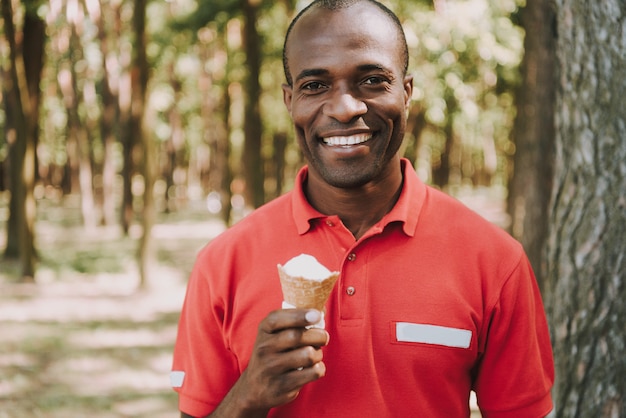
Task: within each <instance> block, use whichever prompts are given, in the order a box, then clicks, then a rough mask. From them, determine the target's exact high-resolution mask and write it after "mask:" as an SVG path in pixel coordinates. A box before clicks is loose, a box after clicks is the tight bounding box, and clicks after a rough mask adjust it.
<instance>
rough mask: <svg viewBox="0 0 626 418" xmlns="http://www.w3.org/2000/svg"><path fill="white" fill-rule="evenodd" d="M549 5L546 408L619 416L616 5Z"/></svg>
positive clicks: (622, 365) (625, 51)
mask: <svg viewBox="0 0 626 418" xmlns="http://www.w3.org/2000/svg"><path fill="white" fill-rule="evenodd" d="M554 4H555V5H556V10H555V12H556V16H557V33H558V37H557V41H556V57H557V60H556V62H557V72H558V75H559V76H558V78H557V80H558V84H557V85H556V86H555V88H556V160H555V167H554V171H555V176H554V188H553V192H552V203H551V208H550V209H551V215H550V221H549V226H550V230H549V235H548V242H547V249H548V250H547V254H546V262H547V277H546V279H547V282H546V290H547V292H546V308H547V312H548V316H549V321H550V323H551V329H552V333H553V346H554V356H555V366H556V382H555V387H554V391H553V393H554V398H555V404H556V411H555V412H556V414H555V416H556V417H606V418H609V417H624V416H626V400H625V397H624V396H625V394H626V379H625V378H624V376H625V375H626V356H625V355H624V347H625V346H626V333H625V332H624V323H625V322H626V304H625V303H624V301H625V300H626V240H625V239H624V237H626V116H625V113H624V109H626V83H625V82H624V80H625V79H626V37H625V36H624V34H625V33H626V8H625V7H624V2H623V1H621V0H607V1H603V2H588V1H584V0H569V1H564V0H556V1H555V2H554ZM545 88H547V89H549V88H553V87H552V86H551V85H547V86H545Z"/></svg>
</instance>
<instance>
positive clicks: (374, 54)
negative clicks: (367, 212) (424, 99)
mask: <svg viewBox="0 0 626 418" xmlns="http://www.w3.org/2000/svg"><path fill="white" fill-rule="evenodd" d="M400 45H401V44H400V40H399V39H398V37H397V31H396V29H395V27H394V26H393V24H392V22H391V20H390V19H389V18H388V17H387V16H386V15H384V14H383V12H382V11H380V10H379V9H377V8H376V7H375V6H372V5H370V4H367V3H359V4H356V5H353V6H351V7H349V8H345V9H339V10H334V11H329V10H325V9H321V8H317V9H313V10H311V11H309V12H308V13H307V14H306V15H304V16H302V18H301V19H300V20H299V21H298V22H297V23H296V25H295V27H294V28H293V31H292V33H291V35H290V38H289V41H288V45H287V58H288V63H289V71H290V74H291V78H292V79H293V86H287V85H285V86H283V90H284V99H285V104H286V105H287V109H288V110H289V112H290V114H291V118H292V120H293V123H294V125H295V129H296V135H297V138H298V142H299V145H300V147H301V149H302V152H303V154H304V156H305V158H306V159H307V160H308V162H309V169H310V175H313V176H319V177H321V179H322V180H323V181H325V182H326V183H328V184H330V185H332V186H334V187H343V188H351V187H360V186H363V185H365V184H367V183H369V182H372V181H376V180H377V179H379V178H380V177H381V176H384V175H385V171H384V170H385V169H389V167H387V166H389V164H388V163H389V162H390V161H391V160H392V159H393V158H394V157H396V155H397V151H398V149H399V148H400V144H401V143H402V139H403V136H404V130H405V126H406V110H407V108H408V105H409V100H410V97H411V92H412V78H411V77H409V76H407V77H405V75H404V62H403V55H402V52H401V51H402V50H401V48H400ZM394 169H396V167H394Z"/></svg>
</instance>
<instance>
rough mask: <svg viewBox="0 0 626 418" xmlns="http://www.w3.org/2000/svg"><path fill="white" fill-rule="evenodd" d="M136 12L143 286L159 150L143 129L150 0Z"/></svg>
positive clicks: (135, 131) (135, 121)
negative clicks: (147, 14) (141, 153)
mask: <svg viewBox="0 0 626 418" xmlns="http://www.w3.org/2000/svg"><path fill="white" fill-rule="evenodd" d="M134 3H135V8H134V11H133V33H134V37H135V43H134V55H133V65H132V73H131V74H132V84H131V85H132V106H131V119H130V129H129V131H130V132H131V134H132V136H133V137H134V138H138V141H139V143H140V144H141V147H142V150H143V164H142V167H143V170H142V174H143V181H144V193H143V207H142V212H141V215H142V216H141V226H142V234H141V238H140V240H139V248H138V256H139V257H138V259H139V260H138V262H139V275H140V282H139V286H140V287H141V288H145V287H146V286H147V285H148V273H149V271H148V267H149V265H150V264H151V262H152V261H153V260H152V258H153V257H152V256H153V246H152V240H151V239H150V237H151V234H152V227H153V226H154V223H155V218H156V212H155V206H154V179H155V158H156V157H155V150H154V144H153V140H152V137H151V136H150V135H147V133H146V132H145V131H144V129H143V126H144V124H143V122H144V117H145V115H146V90H147V88H148V78H149V66H148V57H147V55H146V46H147V45H146V6H147V0H135V1H134Z"/></svg>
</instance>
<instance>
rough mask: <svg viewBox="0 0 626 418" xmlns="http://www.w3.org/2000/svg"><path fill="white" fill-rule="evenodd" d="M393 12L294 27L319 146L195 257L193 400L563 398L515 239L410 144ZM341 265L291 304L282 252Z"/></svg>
mask: <svg viewBox="0 0 626 418" xmlns="http://www.w3.org/2000/svg"><path fill="white" fill-rule="evenodd" d="M407 62H408V53H407V46H406V40H405V38H404V34H403V31H402V27H401V26H400V23H399V21H398V19H397V17H395V15H394V14H393V13H392V12H390V11H389V10H388V9H386V8H385V7H384V6H382V5H381V4H379V3H377V2H375V1H371V0H353V1H328V0H326V1H319V0H317V1H314V2H313V3H312V4H311V5H310V6H309V7H308V8H306V9H305V10H304V11H303V12H301V13H300V14H299V15H298V16H297V17H296V19H294V22H293V23H292V25H291V27H290V28H289V30H288V33H287V37H286V40H285V51H284V64H285V74H286V77H287V84H286V85H285V86H284V87H283V90H284V100H285V104H286V106H287V109H288V111H289V113H290V115H291V118H292V120H293V123H294V126H295V131H296V135H297V140H298V143H299V145H300V147H301V149H302V152H303V154H304V156H305V157H306V159H307V162H308V166H307V167H305V168H303V169H302V170H301V171H300V173H299V175H298V178H297V181H296V184H295V188H294V190H293V191H292V192H290V193H288V194H286V195H284V196H282V197H280V198H278V199H276V200H274V201H273V202H270V203H269V204H267V205H265V206H264V207H262V208H260V209H258V210H257V211H255V212H253V213H252V214H250V215H249V216H248V217H246V218H245V219H244V220H242V221H241V222H239V223H238V224H237V225H235V226H234V227H232V228H231V229H229V230H228V231H227V232H225V233H223V234H222V235H220V236H219V237H217V238H216V239H215V240H213V241H212V242H211V243H209V244H208V245H207V246H206V247H205V249H203V250H202V252H201V253H200V254H199V256H198V260H197V263H196V265H195V267H194V271H193V273H192V276H191V278H190V282H189V285H188V292H187V297H186V301H185V305H184V307H183V311H182V315H181V320H180V326H179V335H178V338H177V341H176V348H175V353H174V365H173V371H172V384H173V386H174V387H175V389H176V390H177V391H178V393H179V407H180V410H181V411H182V416H206V415H208V414H210V416H212V417H229V418H232V417H266V416H268V417H322V416H323V417H342V418H345V417H348V418H349V417H359V418H362V417H429V418H432V417H442V418H443V417H446V418H449V417H467V416H469V413H470V410H469V406H468V403H469V402H468V401H469V394H470V391H471V390H474V391H475V392H476V394H477V398H478V402H479V406H480V408H481V411H482V413H483V416H485V417H541V416H545V415H546V414H548V413H549V412H550V410H551V409H552V401H551V398H550V388H551V385H552V382H553V363H552V353H551V348H550V340H549V334H548V329H547V325H546V319H545V315H544V311H543V306H542V303H541V299H540V296H539V292H538V289H537V286H536V283H535V279H534V276H533V273H532V271H531V268H530V266H529V263H528V261H527V259H526V256H525V255H524V253H523V250H522V249H521V247H520V245H519V244H518V243H517V242H515V241H514V240H513V239H511V238H510V237H509V236H508V235H507V234H506V233H504V232H503V231H501V230H500V229H499V228H497V227H494V226H492V225H491V224H489V223H488V222H486V221H484V220H483V219H482V218H480V217H479V216H478V215H476V214H474V213H472V212H471V211H469V210H468V209H466V208H464V207H463V206H462V205H460V204H459V203H457V202H456V201H454V200H453V199H451V198H449V197H447V196H445V195H444V194H442V193H440V192H438V191H436V190H434V189H431V188H429V187H427V186H425V185H424V184H423V183H421V182H420V181H419V180H418V178H417V176H416V174H415V172H414V171H413V170H412V168H411V166H410V164H409V163H408V161H406V160H404V159H402V158H401V157H400V155H399V154H398V150H399V148H400V144H401V142H402V139H403V136H404V131H405V121H406V113H407V109H408V106H409V101H410V98H411V93H412V88H413V85H412V77H411V76H410V75H407ZM301 253H308V254H311V255H313V256H315V257H316V258H317V259H318V260H319V261H320V262H321V263H322V264H324V265H325V266H326V267H328V268H329V269H330V270H337V271H340V273H341V275H340V278H339V280H338V282H337V284H336V285H335V289H334V291H333V294H332V295H331V297H330V300H329V301H328V303H327V304H326V308H325V310H326V312H325V324H326V325H325V326H326V329H325V330H323V329H316V328H309V327H307V326H309V325H311V324H315V323H317V322H318V321H319V320H320V316H321V314H320V312H318V311H316V310H305V309H286V310H282V309H280V307H281V302H282V293H281V288H280V282H279V279H278V273H277V269H276V266H277V264H284V263H285V262H286V261H287V260H289V259H290V258H292V257H293V256H296V255H299V254H301Z"/></svg>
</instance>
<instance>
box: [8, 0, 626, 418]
mask: <svg viewBox="0 0 626 418" xmlns="http://www.w3.org/2000/svg"><path fill="white" fill-rule="evenodd" d="M305 3H307V2H305V1H302V2H297V1H292V0H281V1H269V0H170V1H152V2H148V1H146V0H48V1H44V0H22V1H18V0H1V4H2V17H3V19H2V21H0V22H1V24H2V26H1V27H0V30H1V33H2V35H3V37H2V38H0V59H2V68H1V69H0V70H1V71H2V79H1V80H2V81H1V83H2V84H1V86H2V93H1V94H2V104H3V106H2V109H1V110H0V128H1V129H0V132H2V133H3V135H2V136H1V137H0V221H1V222H2V227H3V232H4V233H3V235H2V236H1V237H0V248H4V259H3V260H2V261H1V264H0V265H1V266H2V268H1V269H0V285H2V305H0V320H1V321H3V322H6V325H7V329H10V330H11V332H9V333H8V334H7V333H4V335H5V337H4V338H5V339H6V341H5V342H6V344H5V345H4V347H5V348H4V349H2V350H0V372H1V374H0V410H6V411H8V412H6V413H5V412H0V416H25V415H26V416H29V415H32V416H81V415H84V414H86V413H87V412H89V415H93V416H95V415H97V416H141V415H142V414H145V415H146V416H148V415H150V416H154V415H158V413H159V411H161V413H162V414H163V416H165V415H168V416H170V415H171V413H172V412H171V411H172V410H175V399H174V398H173V395H172V393H171V390H170V389H169V388H167V387H166V386H167V384H166V382H165V383H164V382H163V381H162V380H159V379H162V376H163V375H167V370H168V368H169V363H168V362H169V360H170V350H171V344H172V342H173V339H174V334H175V322H176V318H177V312H178V310H179V309H180V303H181V302H182V293H183V291H184V283H185V281H186V277H187V274H188V271H189V269H190V268H191V265H192V263H193V259H194V256H195V252H196V251H197V250H198V249H199V248H200V246H201V245H203V244H204V243H205V242H206V241H208V240H209V239H211V238H212V237H213V236H215V235H216V234H218V233H219V232H221V231H222V230H223V229H224V228H225V227H227V226H228V225H230V224H232V223H234V222H236V221H237V220H238V219H241V217H243V216H245V214H246V213H248V212H249V211H250V210H252V209H253V208H255V207H258V206H260V205H261V204H263V203H264V202H266V201H268V200H270V199H272V198H274V197H276V196H278V195H280V194H282V193H284V192H285V191H287V190H288V189H290V188H291V185H292V182H293V178H294V175H295V173H296V172H297V170H298V169H299V168H300V167H301V165H302V164H303V160H302V156H301V154H300V152H299V150H298V148H297V145H296V144H295V142H294V137H293V132H292V127H291V122H290V120H289V117H288V114H287V112H286V110H285V109H284V105H283V102H282V92H281V88H280V86H281V84H282V83H283V82H284V76H283V72H282V62H281V58H282V42H283V37H284V32H285V30H286V27H287V25H288V23H289V21H290V20H291V18H293V16H294V15H295V13H296V12H297V10H299V9H300V8H301V7H303V6H304V5H305ZM385 3H386V4H387V5H389V6H391V8H392V9H394V10H395V11H397V13H398V15H399V16H400V18H401V20H402V22H403V26H404V28H405V31H406V34H407V40H408V43H409V49H410V57H411V60H410V68H409V71H410V72H411V73H413V74H414V76H415V89H414V95H413V100H412V106H411V109H410V111H409V115H408V129H407V136H406V139H405V143H404V146H403V149H402V153H403V155H404V156H406V157H407V158H409V160H410V161H411V162H412V163H413V165H414V167H415V169H416V171H417V172H418V174H419V175H420V177H421V178H422V179H423V180H424V181H425V182H427V183H429V184H432V185H434V186H436V187H438V188H441V189H443V190H445V191H446V192H448V193H450V194H452V195H453V196H456V197H458V198H460V199H461V200H463V201H465V202H466V203H468V204H469V205H470V206H472V207H474V208H475V209H476V210H478V211H479V212H481V213H482V214H483V215H485V216H486V217H488V218H489V219H490V220H492V221H494V222H496V223H498V224H499V225H501V226H502V227H504V228H507V229H508V230H509V232H510V233H511V234H512V235H513V236H515V237H516V238H518V239H519V240H520V241H522V243H523V244H524V246H525V248H526V250H527V252H528V254H529V257H530V258H531V261H532V263H533V266H534V267H535V270H536V271H537V275H538V279H539V282H540V285H541V287H542V290H543V291H544V298H546V299H547V304H550V306H551V309H548V311H549V312H548V313H549V314H550V315H551V316H550V318H551V327H552V329H553V340H554V343H555V354H556V355H557V366H558V367H561V368H562V373H561V375H563V376H571V378H567V379H566V378H565V377H564V378H563V382H565V383H563V384H562V385H561V386H559V384H557V387H560V388H561V389H558V390H557V393H558V395H557V399H558V401H559V402H558V403H559V405H560V406H559V408H558V409H557V411H558V415H559V416H602V415H600V414H598V413H596V412H597V411H605V413H607V414H608V413H612V411H621V413H622V414H626V413H625V412H624V411H625V410H626V401H624V398H623V397H620V395H619V394H620V393H621V394H623V393H626V391H625V390H623V389H624V385H625V383H624V381H623V379H620V378H619V377H618V376H619V372H618V371H619V370H624V369H626V364H625V363H624V360H623V358H622V359H621V360H620V356H619V354H616V353H618V352H619V351H618V349H619V347H620V344H621V347H623V346H624V335H623V332H621V333H620V332H618V331H615V329H614V327H613V325H615V324H619V323H620V322H619V318H624V308H620V307H619V305H620V304H619V300H624V299H623V298H622V299H620V298H621V297H622V296H623V295H624V292H625V290H624V283H623V281H624V257H623V253H624V251H621V252H620V250H623V249H624V244H623V239H620V231H622V232H623V231H624V223H625V222H624V216H625V215H624V210H623V208H624V190H626V188H625V187H624V183H623V178H624V171H625V170H624V167H623V161H626V158H622V157H625V155H624V154H625V151H624V147H625V145H624V135H623V134H624V129H625V128H624V126H623V115H621V113H620V112H618V111H617V110H616V109H620V107H621V108H622V109H623V108H626V107H624V106H623V97H626V94H620V92H621V93H624V91H623V90H624V87H623V83H619V82H618V81H615V83H616V84H612V85H611V84H609V82H610V80H617V77H618V76H619V71H616V74H612V73H611V74H610V75H609V76H608V77H605V76H606V75H607V74H606V73H604V72H602V71H601V70H602V68H603V67H602V65H599V64H598V62H600V63H601V64H604V63H605V62H606V61H602V59H606V60H608V61H609V66H611V65H612V68H613V69H615V68H620V64H623V63H624V55H625V51H626V49H625V48H626V45H625V43H626V41H625V40H624V38H625V37H624V35H623V34H624V32H625V31H624V15H625V14H626V11H625V9H626V6H624V2H623V1H622V2H621V3H620V1H619V0H610V1H609V2H608V3H607V5H604V6H605V7H604V9H603V10H602V11H598V10H595V9H594V10H589V9H586V8H585V7H586V6H583V4H582V3H584V2H566V1H556V2H550V1H546V0H528V1H527V2H526V3H524V2H522V0H463V1H451V0H434V1H430V0H403V1H400V0H395V1H392V0H390V1H387V2H385ZM598 7H600V6H598ZM559 11H560V12H561V13H557V12H559ZM592 12H593V13H592ZM572 27H574V28H576V29H577V30H576V31H574V30H572V31H570V32H566V30H569V29H571V28H572ZM602 27H606V28H607V29H605V32H608V33H615V34H622V35H621V36H622V37H621V38H620V37H619V36H606V35H603V34H602V29H601V28H602ZM557 32H558V34H559V36H556V33H557ZM580 33H584V34H586V37H585V36H583V37H582V38H581V37H580V35H579V34H580ZM611 39H617V40H616V41H614V42H611V41H610V40H611ZM590 40H591V41H593V42H590ZM585 41H587V43H588V44H587V45H585ZM568 42H572V44H574V45H575V46H577V48H578V49H576V48H573V49H571V50H572V51H574V52H571V54H572V56H569V55H568V54H569V52H567V51H570V49H567V48H568V47H571V45H568V44H567V43H568ZM581 44H582V45H581ZM583 46H586V48H588V49H589V50H591V52H596V53H595V54H594V55H592V56H593V57H595V58H594V59H590V58H585V57H586V55H585V53H584V52H585V50H584V48H583ZM581 48H582V49H583V52H580V51H578V50H579V49H581ZM594 48H596V50H594ZM598 51H600V52H602V51H606V54H607V57H604V56H602V54H600V53H598ZM587 52H589V51H587ZM559 54H560V55H559ZM596 60H597V61H598V62H596ZM570 62H574V63H577V66H576V65H575V66H574V70H575V69H576V68H579V67H580V68H586V63H592V64H598V65H597V66H596V68H595V69H593V70H589V74H590V75H589V77H591V79H592V80H591V84H592V86H591V87H590V92H591V93H590V94H591V95H592V96H593V97H589V96H587V97H585V99H586V100H585V102H586V103H589V106H592V105H596V106H595V108H594V109H593V110H589V109H582V111H578V110H576V109H574V108H568V106H566V105H563V106H562V107H561V108H559V107H558V106H559V105H560V104H561V102H559V100H561V101H562V103H565V104H567V103H568V98H567V93H568V91H569V90H570V89H571V90H573V91H575V92H577V93H578V94H580V96H581V97H583V96H584V94H583V92H585V91H586V90H585V89H586V88H588V87H589V86H588V83H585V82H584V81H585V80H586V78H585V77H583V76H581V75H580V74H574V75H573V76H572V74H573V71H574V70H571V71H569V73H568V71H565V70H564V69H565V68H566V67H567V66H568V65H569V64H568V65H565V63H570ZM590 65H591V64H590ZM621 68H622V73H623V68H624V66H623V65H621ZM559 70H560V71H561V72H560V73H559ZM582 72H583V73H584V71H582ZM572 77H573V78H574V80H571V78H572ZM593 77H596V79H595V81H596V84H595V85H593V81H594V78H593ZM602 77H605V78H607V80H609V81H607V82H606V83H607V86H604V87H602V89H600V88H599V87H598V83H597V80H598V79H601V78H602ZM557 84H558V85H559V86H560V88H557V87H556V85H557ZM600 84H601V83H600ZM572 86H573V87H572ZM607 89H608V91H609V93H607V92H606V90H607ZM611 89H612V92H613V94H610V92H611ZM559 92H560V93H561V94H562V96H563V97H561V98H559ZM606 94H609V96H610V97H611V100H607V99H603V97H604V96H603V95H605V96H606ZM572 95H573V94H572ZM620 97H621V98H620ZM572 99H573V98H570V99H569V100H572ZM620 100H621V101H620ZM574 101H575V100H574ZM572 106H574V107H576V105H575V104H573V105H572ZM581 107H584V106H581ZM559 112H561V116H559ZM565 113H567V114H565ZM581 114H582V115H583V117H579V116H580V115H581ZM598 114H600V115H603V116H602V117H601V119H602V121H605V122H606V121H608V125H609V126H614V127H615V129H614V131H606V130H605V131H602V132H599V131H598V129H596V128H595V126H597V124H596V123H595V122H597V119H596V117H597V115H598ZM581 120H582V122H581ZM574 122H575V123H574ZM576 124H578V125H576ZM579 128H580V129H579ZM583 128H588V130H589V131H590V132H591V133H590V134H589V135H588V136H584V135H583V136H579V135H578V134H579V132H583V133H584V132H586V131H585V129H583ZM565 131H567V132H568V134H567V135H565V134H563V132H565ZM570 137H571V138H570ZM566 141H572V142H571V143H570V144H569V145H568V144H567V143H566ZM576 141H579V142H576ZM568 147H569V148H568ZM570 148H571V149H572V150H573V154H568V152H567V151H564V150H567V149H570ZM577 151H579V152H578V153H577ZM571 155H573V157H571ZM570 157H571V158H572V160H571V161H568V158H570ZM580 161H582V162H580ZM576 162H580V165H577V164H576ZM570 163H571V164H570ZM589 167H591V168H589ZM577 168H578V169H579V173H578V177H576V174H574V178H580V180H575V181H574V182H573V183H572V182H571V178H570V177H571V176H569V175H568V174H567V170H568V169H577ZM589 171H591V172H592V173H589ZM615 179H619V180H618V181H616V180H615ZM583 180H584V181H585V182H587V183H589V182H591V183H589V184H596V185H598V184H599V185H600V186H602V187H601V190H600V191H599V192H597V193H596V194H592V195H586V196H585V195H583V194H582V193H579V194H576V193H574V194H573V197H572V199H571V201H568V200H567V199H566V200H565V201H563V198H564V197H567V196H568V192H567V190H572V189H576V186H577V182H578V186H580V184H581V182H582V181H583ZM568 181H569V183H568ZM595 189H597V188H595ZM602 191H604V192H605V193H601V192H602ZM580 202H582V203H580ZM620 202H621V203H620ZM598 204H599V205H600V206H599V207H600V209H602V210H600V209H597V210H596V211H595V212H594V211H593V210H594V209H593V208H597V207H598ZM559 205H561V206H559ZM616 205H617V206H616ZM620 205H621V206H620ZM589 208H592V209H591V210H592V211H591V212H586V210H589ZM620 209H621V210H620ZM559 214H562V217H561V218H559ZM600 215H601V216H600ZM591 219H593V220H595V221H596V225H594V226H589V223H592V222H593V221H592V220H591ZM550 222H552V223H553V224H558V225H561V224H562V225H563V228H562V229H559V228H552V229H551V227H550ZM569 225H571V227H570V226H569ZM568 228H569V229H568ZM598 229H599V230H601V231H604V232H600V233H597V232H596V231H597V230H598ZM606 231H609V232H606ZM585 234H586V235H585ZM621 236H622V237H623V236H624V235H623V234H622V235H621ZM568 240H569V242H571V246H570V247H569V248H567V246H565V245H562V243H563V242H568ZM609 247H610V248H611V249H610V250H608V249H607V248H609ZM565 253H568V254H570V255H569V256H566V257H563V259H561V257H562V254H565ZM619 254H622V255H621V256H620V255H619ZM572 260H573V261H572ZM588 261H592V264H591V265H590V267H589V268H590V269H592V267H593V266H598V265H604V268H603V269H595V270H593V271H594V273H593V276H590V275H588V274H587V275H586V273H587V272H585V271H584V269H582V268H578V264H580V263H581V262H588ZM568 263H569V264H568ZM572 263H573V264H574V266H575V267H576V268H574V269H572V268H571V267H568V266H569V265H570V264H572ZM564 272H565V273H564ZM589 292H591V294H592V295H594V297H593V298H592V299H593V303H591V302H589V301H588V300H587V301H583V302H579V301H580V300H581V298H582V297H583V296H581V295H587V296H585V297H586V298H587V299H589V298H590V297H589V294H590V293H589ZM566 294H571V295H572V304H573V305H574V306H571V307H568V306H566V305H563V304H562V303H560V304H558V305H556V304H551V302H555V301H556V302H558V301H557V299H558V298H559V297H563V295H566ZM588 302H589V303H591V305H592V306H591V307H588V306H587V303H588ZM607 303H608V306H610V308H607V309H605V310H603V309H602V308H601V306H603V305H604V306H606V305H607ZM553 306H558V308H555V307H553ZM589 311H591V312H595V313H598V312H601V313H602V315H601V316H600V318H601V319H602V320H601V321H600V320H598V319H597V318H596V319H594V320H590V319H587V318H589V317H590V316H591V315H588V312H589ZM579 320H580V322H577V321H579ZM561 325H562V326H561ZM563 327H564V329H563ZM617 329H619V326H618V327H617ZM555 330H561V332H560V333H557V332H555ZM573 341H575V342H576V346H577V347H578V348H579V349H580V351H578V352H577V355H576V356H573V357H572V358H570V356H569V354H568V353H567V352H566V351H567V350H570V349H571V346H572V344H573ZM561 347H562V350H563V352H561V351H560V350H561ZM607 353H608V354H607ZM68 355H70V357H71V358H69V359H68ZM559 356H560V357H559ZM601 356H605V361H606V363H605V364H604V365H603V366H601V367H599V365H598V363H599V361H598V358H599V357H601ZM622 357H623V356H622ZM72 358H73V360H72ZM559 359H562V360H559ZM581 365H583V366H581ZM592 366H593V367H592ZM581 367H582V369H583V371H582V372H581ZM119 370H123V371H124V372H122V373H119ZM591 370H599V372H598V373H592V372H591ZM68 371H69V372H71V373H67V372H68ZM114 371H115V372H117V373H114ZM77 376H78V377H77ZM88 376H92V377H93V378H94V379H87V377H88ZM557 376H558V375H557ZM622 376H623V374H622ZM94 380H95V381H96V383H94ZM572 382H574V383H572ZM557 383H558V382H557ZM598 387H601V388H603V390H602V391H601V392H602V394H598V393H597V392H598V391H597V390H596V389H597V388H598ZM589 393H594V396H593V398H594V401H593V402H582V401H581V399H590V397H589V395H588V394H589ZM585 394H586V395H585ZM5 406H6V408H5ZM585 408H592V409H585ZM593 408H595V409H593ZM168 411H169V412H168ZM581 411H587V412H581ZM590 411H594V412H590ZM3 413H4V414H5V415H2V414H3ZM581 413H582V414H583V415H576V414H581ZM7 414H8V415H7ZM585 414H587V415H585ZM589 414H591V415H589ZM606 416H609V415H606Z"/></svg>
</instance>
